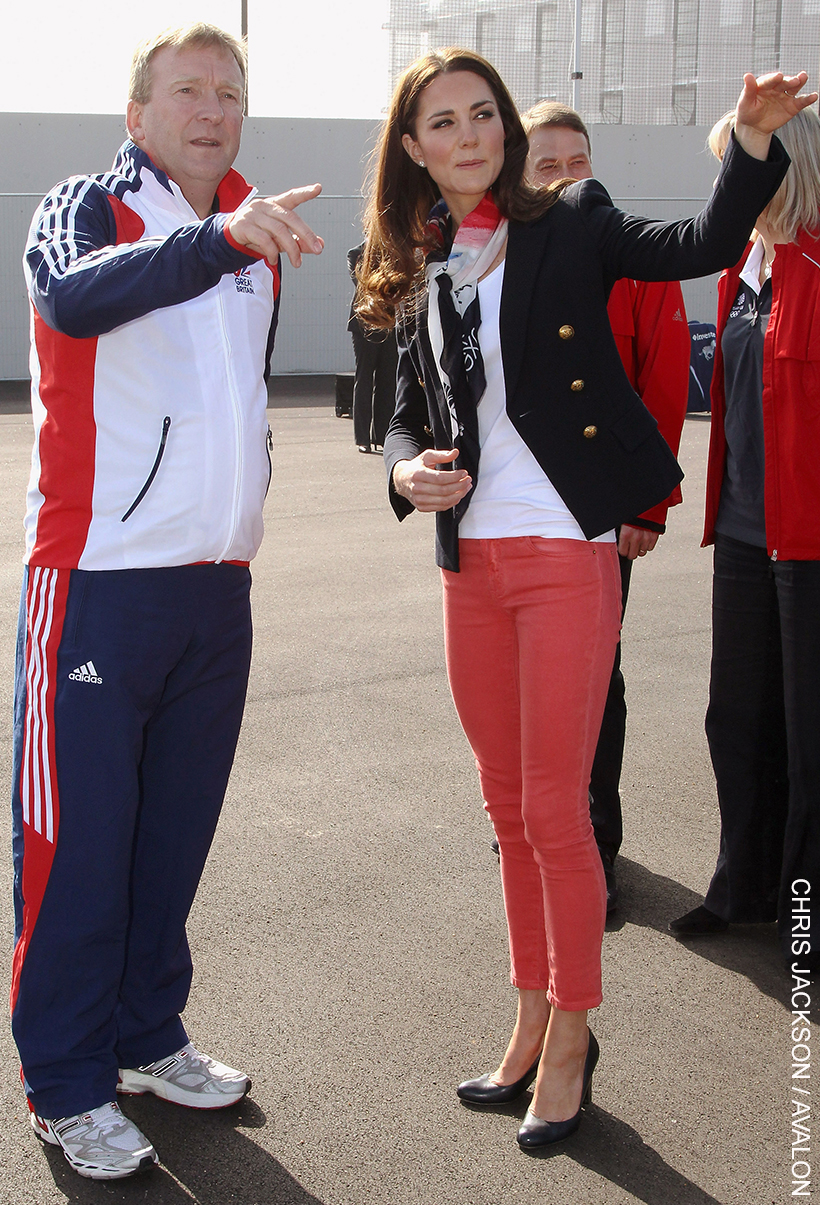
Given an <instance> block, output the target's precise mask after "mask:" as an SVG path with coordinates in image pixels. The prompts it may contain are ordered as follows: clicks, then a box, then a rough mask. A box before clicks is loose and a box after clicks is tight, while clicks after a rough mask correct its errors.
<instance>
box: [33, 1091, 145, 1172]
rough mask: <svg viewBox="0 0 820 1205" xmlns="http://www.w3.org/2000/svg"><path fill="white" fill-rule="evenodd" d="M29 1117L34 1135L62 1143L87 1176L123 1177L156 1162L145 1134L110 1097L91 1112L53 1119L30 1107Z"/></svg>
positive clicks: (67, 1157)
mask: <svg viewBox="0 0 820 1205" xmlns="http://www.w3.org/2000/svg"><path fill="white" fill-rule="evenodd" d="M29 1109H31V1105H29ZM29 1118H30V1121H31V1128H32V1129H33V1130H34V1133H35V1134H36V1135H37V1137H38V1138H42V1140H43V1142H48V1143H50V1144H51V1146H59V1147H62V1149H63V1154H64V1155H65V1157H66V1159H67V1160H68V1162H69V1164H70V1165H71V1167H73V1168H74V1170H75V1172H79V1174H80V1175H81V1176H85V1177H86V1179H87V1180H122V1179H123V1178H124V1177H125V1176H133V1175H134V1173H135V1172H141V1171H146V1170H147V1169H148V1168H149V1167H153V1166H154V1164H155V1163H158V1162H159V1160H158V1159H157V1152H156V1151H155V1150H154V1148H153V1147H152V1146H151V1143H150V1142H149V1141H148V1139H147V1138H146V1137H145V1135H144V1134H141V1133H140V1131H139V1130H138V1129H137V1127H136V1126H135V1125H134V1123H133V1121H129V1119H128V1118H127V1117H125V1116H124V1114H122V1113H121V1112H120V1106H119V1105H118V1104H116V1103H114V1102H113V1101H112V1102H111V1104H107V1105H100V1106H99V1108H97V1109H92V1110H91V1112H90V1113H77V1114H75V1115H74V1116H73V1117H57V1118H55V1119H54V1120H53V1121H47V1120H46V1119H45V1118H44V1117H38V1116H37V1114H36V1113H35V1112H34V1110H33V1109H31V1112H30V1115H29Z"/></svg>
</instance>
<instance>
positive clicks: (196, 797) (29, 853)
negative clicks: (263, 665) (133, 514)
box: [11, 564, 251, 1118]
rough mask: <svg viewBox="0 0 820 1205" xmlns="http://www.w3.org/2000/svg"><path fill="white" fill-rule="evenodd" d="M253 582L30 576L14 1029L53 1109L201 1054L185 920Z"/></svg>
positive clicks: (239, 683) (19, 712) (236, 714)
mask: <svg viewBox="0 0 820 1205" xmlns="http://www.w3.org/2000/svg"><path fill="white" fill-rule="evenodd" d="M249 594H250V571H249V570H248V568H247V567H246V566H241V565H231V564H221V565H212V564H207V565H186V566H180V567H176V568H164V569H127V570H119V571H110V572H109V571H105V572H86V571H82V570H78V569H71V570H68V569H59V570H57V569H44V568H31V569H29V570H27V574H26V580H25V581H24V594H23V600H22V605H21V616H20V619H21V623H20V630H19V634H18V650H17V681H16V691H15V724H14V780H13V802H12V811H13V819H14V872H15V875H14V890H15V917H16V935H15V952H14V967H13V975H12V989H11V1008H12V1029H13V1032H14V1037H15V1041H16V1042H17V1047H18V1050H19V1052H20V1058H21V1062H22V1066H23V1073H24V1078H25V1084H26V1091H27V1093H28V1096H29V1099H30V1100H31V1102H32V1105H33V1107H34V1109H35V1111H36V1112H37V1113H38V1114H40V1116H42V1117H48V1118H55V1117H64V1116H69V1115H72V1114H74V1113H80V1112H85V1111H87V1110H90V1109H93V1108H96V1107H97V1106H98V1105H102V1104H105V1103H106V1102H108V1101H111V1100H114V1098H115V1092H116V1084H117V1070H118V1067H135V1066H139V1065H141V1064H145V1063H148V1062H152V1061H154V1060H155V1059H159V1058H164V1057H165V1056H166V1055H168V1054H171V1053H172V1052H173V1051H175V1050H178V1049H179V1048H180V1047H181V1046H184V1045H185V1043H186V1042H187V1040H188V1039H187V1036H186V1033H185V1030H184V1028H183V1025H182V1022H181V1020H180V1016H179V1014H180V1013H181V1011H182V1009H183V1008H184V1007H185V1003H186V1000H187V997H188V992H189V989H190V985H191V976H192V965H191V956H190V952H189V949H188V942H187V939H186V936H185V923H186V920H187V917H188V913H189V911H190V908H191V904H192V903H193V899H194V895H195V894H196V889H197V885H198V883H199V879H200V876H201V874H202V870H203V867H204V865H205V860H206V858H207V855H208V850H209V848H210V844H211V840H212V838H213V835H214V831H215V829H216V824H217V820H218V818H219V812H220V809H221V806H222V800H223V797H224V794H225V788H226V786H227V783H228V776H229V774H230V770H231V765H232V762H233V757H234V752H235V749H236V742H237V739H238V736H239V728H240V724H241V720H242V710H243V707H244V702H245V693H246V689H247V682H248V671H249V668H250V654H251V619H250V597H249Z"/></svg>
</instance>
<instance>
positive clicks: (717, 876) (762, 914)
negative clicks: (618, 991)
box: [705, 535, 820, 965]
mask: <svg viewBox="0 0 820 1205" xmlns="http://www.w3.org/2000/svg"><path fill="white" fill-rule="evenodd" d="M714 564H715V568H714V584H713V595H712V672H711V681H710V687H709V707H708V710H707V713H706V735H707V738H708V740H709V752H710V753H711V756H712V765H713V767H714V771H715V780H716V783H717V792H718V803H719V806H720V819H721V837H720V852H719V855H718V861H717V867H716V869H715V873H714V876H713V878H712V882H711V884H710V886H709V891H708V892H707V895H706V901H705V902H706V907H707V908H709V909H710V910H711V911H712V912H715V913H717V915H718V916H721V917H723V919H724V920H727V921H739V922H747V923H748V922H755V921H758V922H759V921H773V920H775V919H777V922H778V930H779V934H780V940H781V945H782V948H783V952H784V954H785V955H786V957H787V959H788V960H789V961H792V960H793V957H794V956H793V953H792V950H791V943H792V939H793V938H792V915H791V913H792V904H791V901H792V896H793V895H794V894H795V893H796V892H797V893H799V894H801V895H805V894H806V892H805V887H804V886H802V884H801V885H800V886H799V887H797V888H795V889H793V884H795V883H797V882H798V881H800V880H807V881H808V883H810V884H811V890H812V891H813V892H820V561H772V560H771V559H770V558H769V557H768V556H767V554H766V550H765V548H755V547H754V546H752V545H750V544H745V543H742V542H741V541H739V540H733V539H731V538H730V537H728V536H722V535H718V536H716V539H715V562H714ZM812 930H813V935H812V949H813V951H814V955H813V960H814V961H815V962H816V959H817V956H818V950H820V910H818V909H817V907H816V906H815V907H814V908H813V923H812ZM798 965H805V963H804V962H799V963H798Z"/></svg>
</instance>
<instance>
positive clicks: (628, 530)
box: [618, 523, 658, 561]
mask: <svg viewBox="0 0 820 1205" xmlns="http://www.w3.org/2000/svg"><path fill="white" fill-rule="evenodd" d="M657 542H658V533H657V532H656V531H647V530H646V529H645V528H643V527H629V526H628V525H627V524H626V523H622V524H621V532H620V535H619V536H618V552H619V553H620V554H621V556H625V557H626V559H627V560H628V561H634V560H635V557H638V556H646V554H647V552H651V551H652V549H653V548H654V547H655V545H656V544H657Z"/></svg>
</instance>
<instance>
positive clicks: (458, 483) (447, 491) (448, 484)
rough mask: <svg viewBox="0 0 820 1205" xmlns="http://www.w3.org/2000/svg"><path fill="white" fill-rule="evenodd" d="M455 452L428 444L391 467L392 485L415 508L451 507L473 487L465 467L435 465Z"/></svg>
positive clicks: (447, 459) (444, 460)
mask: <svg viewBox="0 0 820 1205" xmlns="http://www.w3.org/2000/svg"><path fill="white" fill-rule="evenodd" d="M457 456H458V452H457V451H456V449H455V448H453V449H452V450H451V451H449V452H443V451H439V450H438V449H437V448H427V449H426V450H425V451H424V452H422V453H421V455H420V456H416V457H415V458H414V459H413V460H399V461H398V462H397V464H395V465H394V467H393V488H394V489H395V491H396V493H397V494H401V496H402V497H403V498H406V499H407V501H408V502H412V504H413V506H414V507H415V508H416V510H420V511H439V510H450V508H451V507H453V506H455V505H456V503H457V502H460V501H461V499H462V498H463V497H464V495H465V494H468V493H469V492H470V489H471V488H472V484H473V482H472V478H471V477H470V475H469V473H467V472H466V471H465V470H464V469H452V470H448V471H446V472H441V471H440V470H439V469H438V468H437V467H436V466H437V465H439V464H446V463H447V462H448V461H453V460H455V459H456V457H457Z"/></svg>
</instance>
